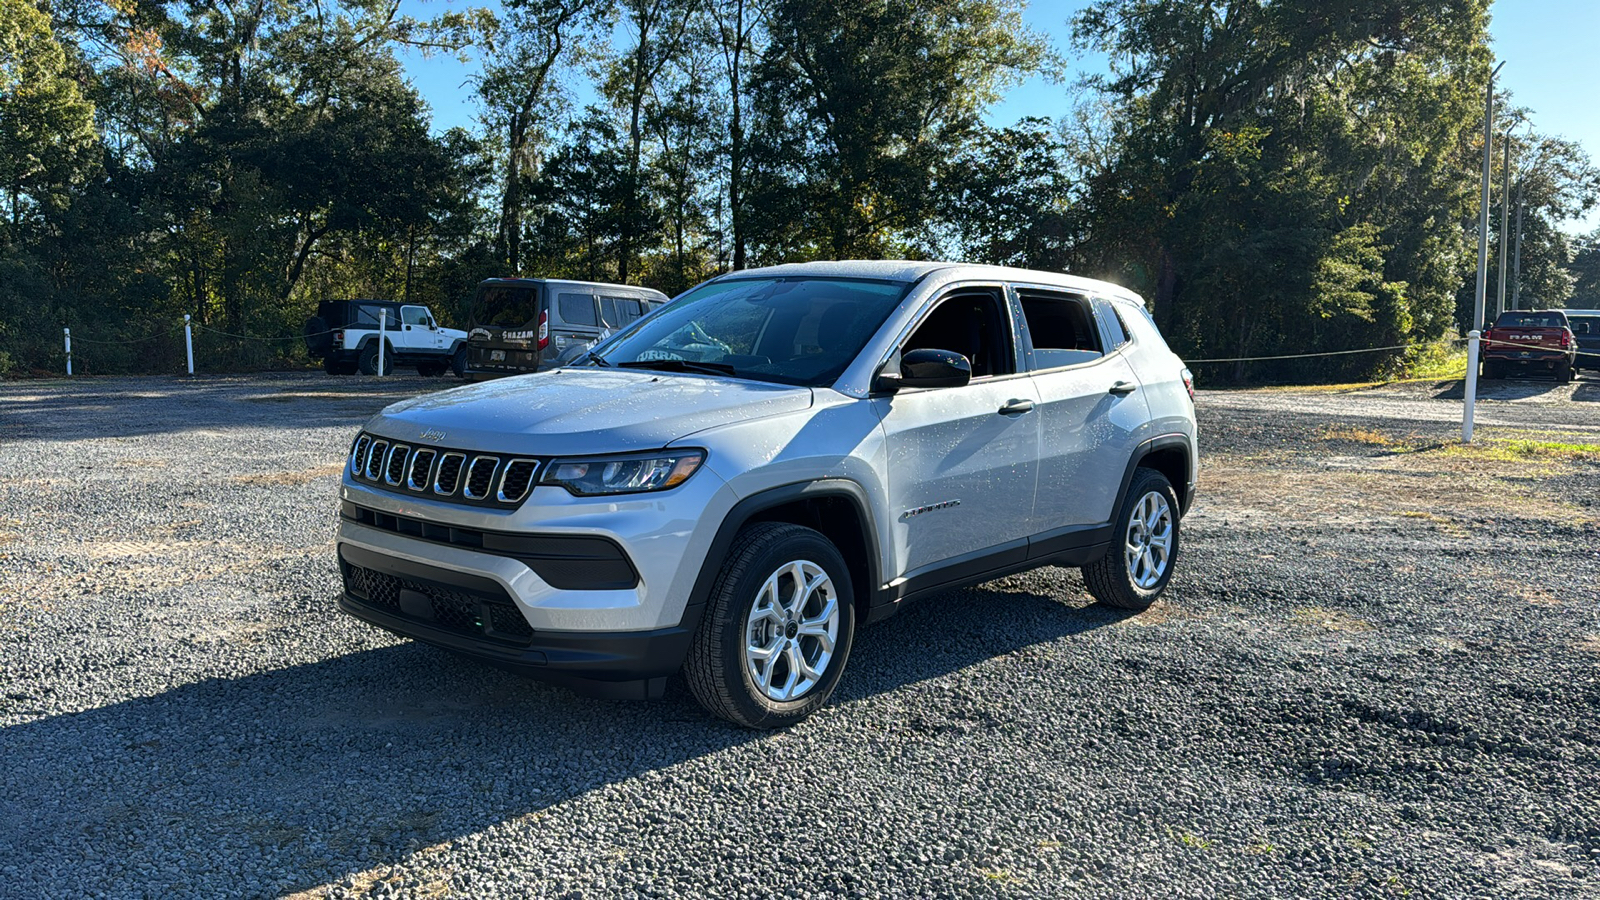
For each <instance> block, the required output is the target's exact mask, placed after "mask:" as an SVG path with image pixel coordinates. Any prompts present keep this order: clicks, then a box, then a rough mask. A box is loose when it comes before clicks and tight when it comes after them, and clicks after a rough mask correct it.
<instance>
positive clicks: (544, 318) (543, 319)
mask: <svg viewBox="0 0 1600 900" xmlns="http://www.w3.org/2000/svg"><path fill="white" fill-rule="evenodd" d="M548 346H550V310H548V309H547V310H545V311H543V312H541V313H539V349H540V350H543V349H544V348H546V347H548Z"/></svg>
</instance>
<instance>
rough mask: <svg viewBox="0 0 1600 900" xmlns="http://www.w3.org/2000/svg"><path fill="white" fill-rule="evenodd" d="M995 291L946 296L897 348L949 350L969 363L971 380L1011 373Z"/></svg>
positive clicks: (1008, 343) (1010, 357) (1012, 357)
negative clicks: (970, 364)
mask: <svg viewBox="0 0 1600 900" xmlns="http://www.w3.org/2000/svg"><path fill="white" fill-rule="evenodd" d="M1003 309H1004V306H1003V304H1002V302H1001V299H1000V293H999V291H995V290H978V291H960V292H957V293H954V294H950V295H947V296H946V297H944V299H942V300H940V301H939V305H938V306H937V307H935V308H934V310H933V312H932V313H930V314H929V315H928V317H927V318H926V319H923V320H922V324H921V325H918V326H917V330H916V331H913V332H912V333H911V337H909V338H907V339H906V342H905V344H904V346H902V347H901V348H900V350H901V352H902V353H904V352H905V351H908V350H949V351H952V352H955V353H959V354H961V355H962V356H965V357H966V358H967V361H968V362H970V363H972V377H973V379H979V378H989V377H993V376H995V375H1010V374H1011V373H1012V372H1013V371H1015V368H1016V366H1015V361H1016V359H1015V355H1014V354H1013V353H1012V349H1011V337H1010V329H1009V328H1007V327H1006V319H1005V314H1004V312H1003V311H1002V310H1003Z"/></svg>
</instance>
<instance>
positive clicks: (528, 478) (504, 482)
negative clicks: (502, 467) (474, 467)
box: [495, 459, 539, 503]
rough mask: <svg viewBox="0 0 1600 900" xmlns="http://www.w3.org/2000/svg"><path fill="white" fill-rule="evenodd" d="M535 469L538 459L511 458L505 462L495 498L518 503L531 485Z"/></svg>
mask: <svg viewBox="0 0 1600 900" xmlns="http://www.w3.org/2000/svg"><path fill="white" fill-rule="evenodd" d="M537 471H539V461H538V460H535V459H513V460H512V461H511V462H508V463H506V471H505V474H504V475H501V476H500V492H499V493H498V494H496V495H495V499H496V500H499V501H500V502H501V503H520V502H521V501H522V498H523V497H526V496H528V489H529V488H531V487H533V475H534V473H535V472H537Z"/></svg>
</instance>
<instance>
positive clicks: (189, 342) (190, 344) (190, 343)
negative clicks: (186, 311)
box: [183, 315, 194, 375]
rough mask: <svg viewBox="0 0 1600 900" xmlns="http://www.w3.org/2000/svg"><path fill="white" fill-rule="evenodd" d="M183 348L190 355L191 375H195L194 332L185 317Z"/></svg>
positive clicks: (187, 318)
mask: <svg viewBox="0 0 1600 900" xmlns="http://www.w3.org/2000/svg"><path fill="white" fill-rule="evenodd" d="M183 347H184V350H185V351H187V352H188V355H189V374H190V375H193V374H194V331H193V330H192V329H191V328H190V327H189V317H188V316H187V315H185V316H184V317H183Z"/></svg>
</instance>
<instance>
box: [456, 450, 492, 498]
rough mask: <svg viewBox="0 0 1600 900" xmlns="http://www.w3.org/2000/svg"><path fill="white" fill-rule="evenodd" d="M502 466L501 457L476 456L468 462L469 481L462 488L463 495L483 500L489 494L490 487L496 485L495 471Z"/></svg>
mask: <svg viewBox="0 0 1600 900" xmlns="http://www.w3.org/2000/svg"><path fill="white" fill-rule="evenodd" d="M499 468H500V457H498V456H479V457H474V458H473V460H472V462H470V463H468V464H467V483H466V485H464V486H463V487H462V488H461V495H462V496H464V497H466V498H467V499H468V500H483V499H485V498H487V497H488V496H489V488H491V487H493V486H494V473H495V471H496V470H497V469H499Z"/></svg>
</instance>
